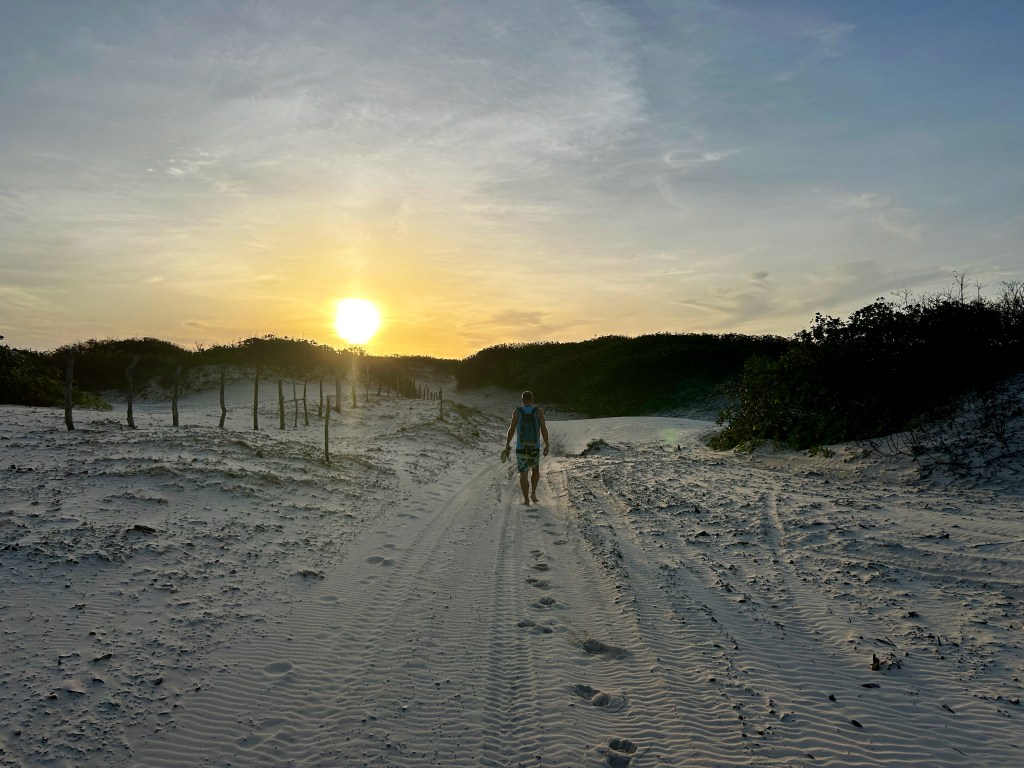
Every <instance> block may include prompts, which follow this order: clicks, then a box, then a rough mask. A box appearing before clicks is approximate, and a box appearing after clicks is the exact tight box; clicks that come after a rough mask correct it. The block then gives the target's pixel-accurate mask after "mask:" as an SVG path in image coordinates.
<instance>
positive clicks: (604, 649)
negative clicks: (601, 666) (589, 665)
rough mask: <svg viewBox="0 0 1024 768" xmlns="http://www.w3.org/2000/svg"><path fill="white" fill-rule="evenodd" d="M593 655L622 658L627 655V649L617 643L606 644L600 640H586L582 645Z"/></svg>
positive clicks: (611, 658)
mask: <svg viewBox="0 0 1024 768" xmlns="http://www.w3.org/2000/svg"><path fill="white" fill-rule="evenodd" d="M581 647H582V648H583V650H584V651H586V652H587V653H589V654H590V655H591V656H603V657H604V658H606V659H609V660H613V659H621V658H622V657H623V656H625V655H626V649H625V648H620V647H619V646H617V645H606V644H605V643H602V642H601V641H600V640H585V641H584V642H583V644H582V646H581Z"/></svg>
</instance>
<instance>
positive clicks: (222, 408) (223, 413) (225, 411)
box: [220, 365, 228, 429]
mask: <svg viewBox="0 0 1024 768" xmlns="http://www.w3.org/2000/svg"><path fill="white" fill-rule="evenodd" d="M227 415H228V408H227V406H226V405H225V404H224V366H223V365H222V366H221V367H220V428H221V429H224V419H226V418H227Z"/></svg>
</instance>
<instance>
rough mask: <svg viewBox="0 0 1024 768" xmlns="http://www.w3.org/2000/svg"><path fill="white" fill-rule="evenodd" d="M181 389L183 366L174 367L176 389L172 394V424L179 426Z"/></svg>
mask: <svg viewBox="0 0 1024 768" xmlns="http://www.w3.org/2000/svg"><path fill="white" fill-rule="evenodd" d="M180 390H181V366H180V365H179V366H178V367H177V368H175V369H174V391H173V393H172V394H171V424H172V425H173V426H175V427H176V426H178V392H179V391H180Z"/></svg>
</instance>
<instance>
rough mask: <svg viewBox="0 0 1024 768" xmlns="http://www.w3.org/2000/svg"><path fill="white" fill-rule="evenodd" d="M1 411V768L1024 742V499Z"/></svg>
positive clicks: (393, 415)
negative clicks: (48, 418)
mask: <svg viewBox="0 0 1024 768" xmlns="http://www.w3.org/2000/svg"><path fill="white" fill-rule="evenodd" d="M12 417H13V418H14V419H15V420H17V419H22V420H23V421H22V422H16V423H14V424H13V425H12V427H11V428H10V429H9V430H8V431H7V432H3V431H2V430H0V448H2V450H3V451H4V452H5V453H4V457H5V460H6V461H7V462H8V464H9V465H10V466H9V468H8V471H7V473H6V474H5V475H3V476H2V478H0V480H2V482H3V490H4V491H5V494H6V497H7V500H8V507H7V508H6V509H4V510H0V511H2V516H0V524H2V527H0V533H2V534H3V536H4V541H5V542H6V543H5V544H4V548H3V549H2V550H0V553H2V554H0V565H2V566H3V573H4V578H5V579H6V582H5V593H4V599H3V601H2V602H0V620H2V621H3V628H4V636H5V638H6V641H7V645H6V647H5V648H3V649H2V650H3V661H4V671H3V672H2V673H0V699H2V701H3V703H4V704H5V707H6V714H3V715H0V718H2V726H3V727H2V728H0V732H2V733H3V735H4V741H3V742H0V747H2V750H3V751H0V764H5V765H6V764H8V763H7V762H5V761H6V759H7V757H8V756H10V757H11V759H12V760H13V762H10V763H9V764H11V765H22V764H24V765H60V766H63V765H132V766H153V767H154V768H161V767H163V766H179V765H196V766H204V765H205V766H224V765H232V766H263V765H275V766H339V765H346V766H348V765H353V766H357V765H379V766H423V765H444V766H470V765H472V766H535V765H536V766H594V767H595V768H597V767H598V766H606V767H607V766H613V767H614V768H625V767H626V766H631V768H645V767H647V766H705V767H707V768H711V767H717V766H806V765H816V766H821V765H827V766H879V765H889V766H896V765H909V764H915V765H916V764H920V765H929V766H968V765H969V766H1009V765H1016V764H1019V763H1020V762H1021V761H1020V760H1018V758H1019V757H1020V755H1021V749H1022V745H1024V727H1022V720H1021V711H1020V703H1019V702H1020V693H1021V690H1022V685H1021V682H1020V680H1021V677H1022V674H1024V650H1022V641H1021V633H1020V630H1021V628H1022V627H1024V611H1022V607H1021V606H1022V598H1024V533H1022V527H1021V519H1020V509H1021V502H1020V499H1021V497H1020V495H1019V492H1018V491H1014V490H1013V488H1016V485H1012V487H998V486H993V487H988V488H984V489H976V490H965V489H957V488H954V487H948V486H942V485H934V486H925V485H920V484H917V485H914V484H909V485H908V484H901V483H894V482H892V479H891V478H888V479H887V478H884V477H876V476H874V475H872V474H870V473H869V472H866V471H864V470H865V465H863V464H857V463H854V464H851V465H850V466H846V465H845V464H844V463H843V462H841V461H839V460H831V461H829V460H825V459H805V458H801V457H799V456H789V457H744V456H731V455H722V454H715V453H713V452H711V451H708V450H707V449H705V448H704V447H703V446H702V445H701V443H700V442H699V440H698V436H699V434H700V432H701V431H702V430H703V429H706V428H707V425H706V424H702V423H694V422H686V421H685V420H680V419H647V420H644V419H640V420H636V419H633V420H630V419H622V420H617V419H609V420H600V421H578V422H568V421H567V422H555V423H553V424H552V427H553V429H552V432H553V435H554V443H555V445H554V448H555V450H554V451H553V455H552V456H551V457H550V458H549V459H548V460H547V461H546V463H545V471H544V475H543V481H542V483H541V487H540V493H541V498H542V502H541V503H540V504H538V505H535V506H531V507H524V506H523V505H522V504H521V503H520V496H519V490H518V485H517V483H516V480H515V477H514V475H513V473H512V472H511V471H510V468H509V466H508V465H502V464H500V463H499V462H498V461H497V457H496V455H495V453H496V451H495V450H494V442H493V441H492V440H489V439H488V437H489V436H490V435H492V434H498V433H500V430H501V425H500V423H497V422H496V420H494V419H493V417H484V416H481V415H480V414H479V413H476V412H472V411H470V410H463V411H458V410H456V411H454V412H453V413H452V414H451V415H450V417H449V419H448V420H446V421H444V422H440V421H439V420H438V419H437V418H436V415H435V413H434V411H433V408H432V407H431V406H430V405H429V404H426V403H419V402H394V403H380V404H371V405H369V406H367V407H366V408H365V409H360V410H357V411H353V412H350V413H346V414H343V415H342V417H341V418H342V419H343V421H342V424H343V425H344V427H345V429H344V431H343V432H342V434H343V435H346V436H348V437H347V438H346V439H349V440H350V441H351V442H350V444H347V445H342V446H340V448H339V454H338V458H337V461H336V462H335V464H334V465H333V466H332V467H325V466H323V464H322V463H320V462H318V461H317V460H316V453H315V448H310V445H309V444H312V445H315V442H312V441H310V440H309V439H308V437H307V436H305V435H304V434H303V433H301V431H300V432H296V433H289V432H285V433H281V434H276V433H269V432H268V433H260V434H259V435H251V434H250V435H246V434H242V433H226V432H220V431H214V430H208V429H204V428H194V429H191V430H188V429H186V430H178V431H169V430H160V429H157V428H155V427H153V428H151V429H150V430H149V431H139V432H130V433H123V432H120V431H117V430H111V429H109V428H108V427H106V426H104V423H103V422H102V421H97V423H96V427H95V431H92V432H88V431H83V432H82V433H81V434H73V435H69V434H66V433H60V432H53V431H52V429H50V428H46V429H44V428H40V429H38V430H34V429H32V425H33V424H34V423H35V422H34V421H33V419H34V418H35V417H36V414H34V412H29V411H12ZM314 434H315V433H314ZM293 435H294V436H293ZM307 443H308V444H307ZM83 448H87V449H88V450H83ZM72 449H73V451H74V455H76V456H84V457H85V458H84V460H82V461H79V462H78V463H77V464H69V463H68V462H67V461H66V459H65V457H66V456H67V455H69V454H68V451H69V450H72ZM14 462H18V464H19V465H18V466H15V464H14ZM29 470H30V471H29ZM139 526H142V528H141V529H140V528H139ZM873 658H876V659H878V665H877V666H878V668H877V669H872V668H871V661H872V659H873ZM15 755H21V756H22V758H23V759H21V760H20V761H19V760H14V757H13V756H15Z"/></svg>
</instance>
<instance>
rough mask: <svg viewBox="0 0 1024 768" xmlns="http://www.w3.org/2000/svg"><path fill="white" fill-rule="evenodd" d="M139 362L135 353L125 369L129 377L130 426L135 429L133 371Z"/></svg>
mask: <svg viewBox="0 0 1024 768" xmlns="http://www.w3.org/2000/svg"><path fill="white" fill-rule="evenodd" d="M138 362H139V356H138V355H133V356H132V361H131V363H129V365H128V367H127V368H126V369H125V371H124V375H125V376H127V377H128V428H129V429H135V414H134V413H132V400H134V399H135V381H134V380H133V379H132V371H133V370H134V369H135V366H136V365H137V364H138Z"/></svg>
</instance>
